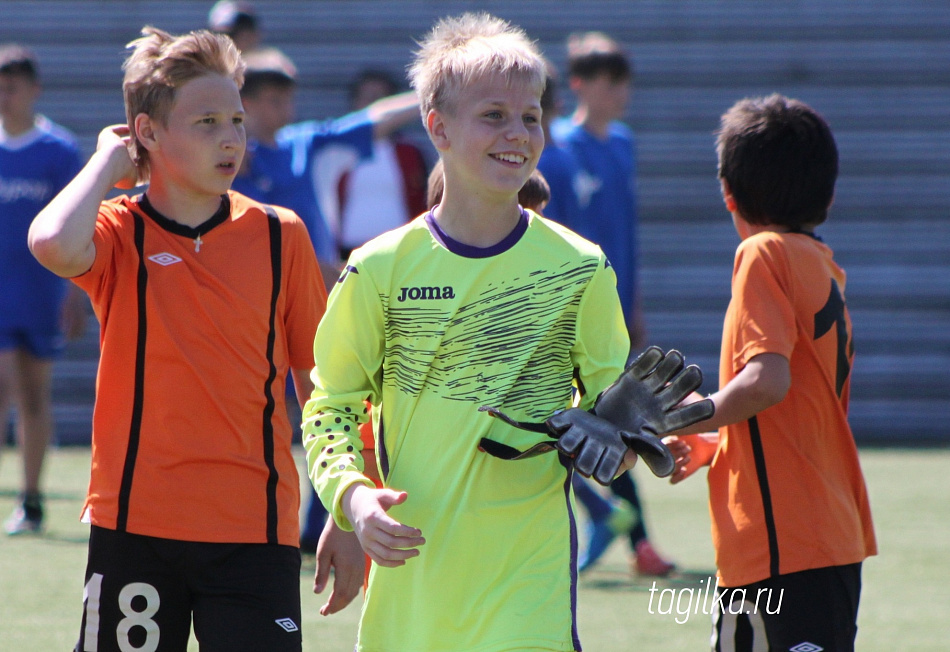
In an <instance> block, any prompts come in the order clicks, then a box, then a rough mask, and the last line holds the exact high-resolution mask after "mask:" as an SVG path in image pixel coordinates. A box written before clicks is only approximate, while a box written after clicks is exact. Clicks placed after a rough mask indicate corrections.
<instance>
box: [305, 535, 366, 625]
mask: <svg viewBox="0 0 950 652" xmlns="http://www.w3.org/2000/svg"><path fill="white" fill-rule="evenodd" d="M331 568H332V569H333V590H332V591H331V592H330V597H329V598H327V601H326V603H325V604H324V605H323V606H322V607H320V615H322V616H329V615H330V614H335V613H336V612H338V611H341V610H342V609H345V608H346V606H347V605H348V604H350V602H352V601H353V598H355V597H356V596H357V595H358V594H359V592H360V587H361V586H363V576H364V571H365V570H366V557H365V555H364V554H363V549H362V548H361V547H360V542H359V539H358V538H357V537H356V534H355V533H354V532H345V531H343V530H341V529H340V527H339V526H338V525H337V524H336V521H334V520H333V519H332V518H328V519H327V522H326V525H324V527H323V532H322V533H321V534H320V542H319V543H317V571H316V573H315V574H314V578H313V592H314V593H318V594H319V593H323V591H324V589H326V588H327V585H328V584H329V582H330V569H331Z"/></svg>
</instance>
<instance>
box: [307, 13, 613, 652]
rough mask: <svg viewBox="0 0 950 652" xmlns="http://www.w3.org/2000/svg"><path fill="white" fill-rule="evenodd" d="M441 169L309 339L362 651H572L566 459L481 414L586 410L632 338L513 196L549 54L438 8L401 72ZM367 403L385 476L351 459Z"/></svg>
mask: <svg viewBox="0 0 950 652" xmlns="http://www.w3.org/2000/svg"><path fill="white" fill-rule="evenodd" d="M410 77H411V80H412V84H413V87H414V88H415V90H416V91H417V93H418V94H419V99H420V104H421V109H422V115H423V119H424V122H425V127H426V129H427V131H428V134H429V136H430V138H431V140H432V143H433V144H434V146H435V147H436V149H437V150H438V151H439V154H440V157H441V159H442V162H443V166H444V175H445V189H444V194H443V197H442V202H441V203H440V204H439V206H438V207H436V208H435V209H434V210H433V211H431V212H430V213H428V214H426V215H423V216H420V217H419V218H417V219H416V220H414V221H413V222H411V223H410V224H408V225H406V226H404V227H402V228H399V229H397V230H395V231H392V232H389V233H387V234H384V235H382V236H380V237H378V238H376V239H375V240H373V241H371V242H370V243H368V244H366V245H365V246H364V247H362V248H360V249H357V250H356V251H354V252H353V254H352V256H351V257H350V259H349V261H348V264H347V266H346V269H345V270H344V273H343V276H342V277H341V279H340V282H339V283H338V284H337V286H336V287H335V288H334V289H333V291H332V293H331V295H330V299H329V302H328V306H327V314H326V318H325V319H324V320H323V322H322V323H321V325H320V328H319V329H318V331H317V337H316V342H315V357H316V368H315V370H314V373H313V380H314V383H315V387H316V388H315V390H314V393H313V397H312V399H311V400H310V401H308V403H307V406H306V409H305V413H304V418H305V422H304V440H305V441H304V444H305V446H306V448H307V454H308V461H309V465H310V473H311V478H312V479H313V481H314V484H315V486H316V488H317V491H318V493H319V495H320V497H321V499H322V500H323V501H324V503H325V504H326V505H327V507H328V509H329V511H330V513H331V514H332V515H333V518H334V519H336V521H337V522H338V523H339V524H340V526H341V527H343V528H345V529H350V528H353V529H355V531H356V533H357V536H358V537H359V539H360V542H361V544H362V546H363V549H364V550H366V552H367V553H368V554H369V556H370V557H371V558H372V560H373V561H374V562H375V563H374V564H373V567H372V570H371V572H370V578H369V588H368V591H367V594H366V600H365V602H364V607H363V614H362V619H361V623H360V633H359V643H358V646H357V649H359V650H386V651H387V652H401V651H410V650H411V651H412V652H425V651H430V650H432V651H434V650H457V651H463V650H480V651H482V652H489V651H492V650H513V649H518V650H528V649H530V650H579V649H580V647H581V646H580V641H579V639H578V634H577V627H576V618H575V616H576V609H575V607H576V592H575V583H576V572H575V558H576V553H577V549H576V541H577V536H576V530H575V523H574V516H573V513H572V509H571V499H570V486H571V465H570V461H569V460H568V459H567V458H562V457H558V456H556V455H542V456H538V457H533V458H530V459H527V460H524V461H519V462H510V461H504V460H501V459H498V458H495V457H491V456H489V455H487V454H485V453H482V452H480V451H479V450H478V442H479V441H480V439H481V438H482V437H488V438H491V439H494V440H496V441H500V442H503V443H505V444H507V445H509V446H512V447H515V448H518V449H525V448H528V447H530V446H531V445H533V444H535V443H538V442H539V441H541V440H542V439H544V438H545V436H544V435H540V434H538V433H529V432H525V431H522V430H517V429H515V428H513V427H512V426H510V425H508V424H506V423H503V422H501V421H500V420H496V419H492V418H490V417H489V416H488V415H487V414H486V413H484V412H479V411H478V408H479V406H481V405H494V406H499V407H500V408H501V409H504V411H505V412H506V413H507V414H509V415H511V416H512V417H513V418H515V419H521V420H524V421H540V420H543V419H545V418H547V417H548V416H550V415H551V414H552V413H553V412H554V411H555V410H558V409H562V408H565V407H568V406H569V405H570V403H571V391H572V390H571V387H572V381H573V380H574V378H575V377H576V378H578V379H579V385H580V387H581V388H583V390H584V395H583V398H582V401H581V405H582V406H583V407H590V406H591V405H592V403H593V400H594V398H595V397H596V396H597V394H598V393H599V392H600V391H601V390H603V389H604V388H605V387H606V386H607V385H609V384H610V383H611V382H612V381H613V380H615V379H616V378H617V376H618V374H619V373H620V372H621V370H622V369H623V364H624V360H625V357H626V354H627V351H628V350H629V342H628V340H627V335H626V330H625V328H624V324H623V318H622V315H621V311H620V305H619V300H618V296H617V290H616V277H615V276H614V273H613V270H612V269H611V268H610V267H609V265H608V263H607V260H606V258H605V257H604V255H603V253H602V252H601V250H600V249H599V248H598V247H597V246H595V245H593V244H591V243H589V242H587V241H585V240H583V239H582V238H580V237H578V236H576V235H575V234H573V233H571V232H570V231H568V230H566V229H565V228H563V227H561V226H559V225H557V224H555V223H552V222H550V221H548V220H546V219H544V218H542V217H539V216H538V215H537V214H536V213H533V212H531V211H526V210H522V209H520V208H519V206H518V191H519V190H520V189H521V188H522V186H524V184H525V181H526V180H527V179H528V178H529V177H530V175H531V173H532V171H533V170H534V168H535V165H536V163H537V160H538V157H539V156H540V154H541V150H542V149H543V147H544V137H543V134H542V131H541V106H540V97H541V92H542V90H543V88H544V64H543V62H542V60H541V57H540V56H539V54H538V52H537V50H536V49H535V47H534V45H533V44H532V43H531V42H530V41H529V40H528V39H527V37H526V36H525V34H524V33H523V32H522V31H521V30H520V29H518V28H515V27H513V26H511V25H509V24H508V23H506V22H504V21H502V20H499V19H497V18H493V17H491V16H488V15H487V14H465V15H463V16H460V17H457V18H447V19H443V20H441V21H439V22H438V23H437V24H436V25H435V27H434V28H433V29H432V31H431V32H430V33H429V35H428V36H427V37H426V38H425V39H424V40H423V42H422V43H421V48H420V50H419V52H418V53H417V55H416V59H415V62H414V64H413V66H412V68H411V72H410ZM366 399H369V402H370V403H371V404H372V405H373V406H374V407H373V415H372V416H373V422H374V424H375V428H376V455H377V460H378V465H379V468H380V472H381V476H382V478H383V481H384V484H385V486H384V488H382V489H376V488H374V487H373V484H372V482H371V481H370V480H369V479H367V478H366V477H365V476H364V475H363V473H362V472H361V470H362V460H361V458H360V455H359V451H360V448H361V444H360V440H359V433H358V431H357V427H358V425H359V424H361V423H363V422H365V421H366V419H367V418H368V417H367V415H366V414H365V413H364V412H365V410H364V408H363V401H364V400H366Z"/></svg>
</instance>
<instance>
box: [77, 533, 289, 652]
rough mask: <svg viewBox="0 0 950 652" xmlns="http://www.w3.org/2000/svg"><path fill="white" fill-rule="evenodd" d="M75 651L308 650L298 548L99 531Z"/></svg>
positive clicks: (91, 554)
mask: <svg viewBox="0 0 950 652" xmlns="http://www.w3.org/2000/svg"><path fill="white" fill-rule="evenodd" d="M83 606H84V611H83V617H82V629H81V631H80V634H79V642H78V643H77V644H76V648H75V652H126V651H127V650H136V651H137V652H166V651H167V652H185V650H186V649H187V647H188V636H189V632H190V630H191V626H192V618H194V631H195V638H196V639H198V643H199V645H200V646H201V650H202V652H240V651H244V650H246V651H247V652H259V651H260V650H268V651H275V652H277V651H280V652H300V650H301V645H302V641H301V633H300V551H299V550H298V549H297V548H294V547H291V546H277V545H267V544H250V543H196V542H191V541H177V540H172V539H159V538H155V537H147V536H141V535H137V534H128V533H125V532H116V531H114V530H107V529H104V528H100V527H96V526H93V527H92V530H91V532H90V535H89V561H88V564H87V566H86V586H85V589H84V590H83Z"/></svg>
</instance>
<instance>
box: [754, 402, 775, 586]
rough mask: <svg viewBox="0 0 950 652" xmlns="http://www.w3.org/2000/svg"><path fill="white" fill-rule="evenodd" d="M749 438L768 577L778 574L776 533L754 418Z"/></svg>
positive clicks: (762, 451) (770, 495) (763, 460)
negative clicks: (765, 538) (766, 548)
mask: <svg viewBox="0 0 950 652" xmlns="http://www.w3.org/2000/svg"><path fill="white" fill-rule="evenodd" d="M749 437H750V438H751V440H752V456H753V458H754V459H755V472H756V475H757V476H758V479H759V492H760V493H761V494H762V513H763V514H764V516H765V532H766V534H767V535H768V540H769V576H770V577H776V576H777V575H778V574H779V552H778V532H777V531H776V529H775V514H774V513H773V512H772V492H771V490H770V489H769V474H768V470H767V469H766V468H765V451H764V449H763V448H762V434H761V433H760V432H759V421H758V419H756V417H751V418H750V419H749Z"/></svg>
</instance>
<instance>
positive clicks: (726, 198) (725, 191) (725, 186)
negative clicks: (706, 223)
mask: <svg viewBox="0 0 950 652" xmlns="http://www.w3.org/2000/svg"><path fill="white" fill-rule="evenodd" d="M719 185H720V186H721V187H722V200H723V202H725V204H726V210H727V211H729V212H730V213H735V212H737V211H738V210H739V207H738V206H737V205H736V198H735V197H733V196H732V190H730V189H729V183H728V182H727V181H726V180H725V179H719Z"/></svg>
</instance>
